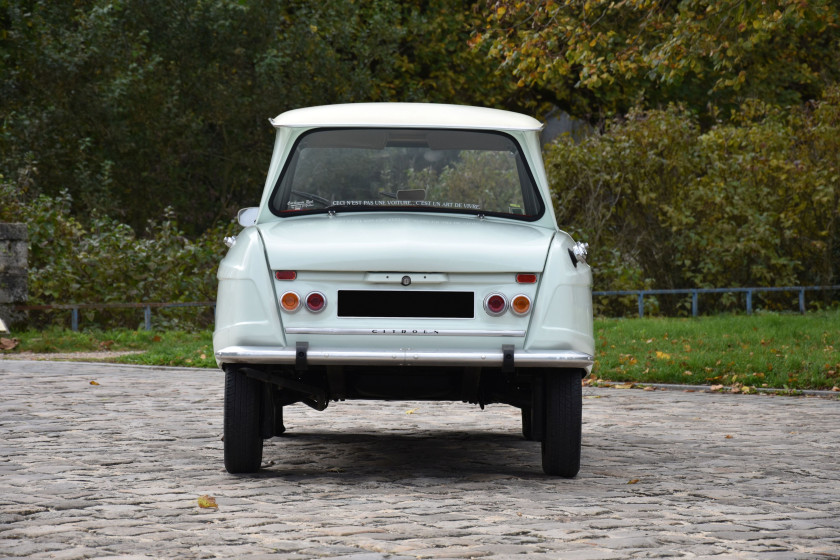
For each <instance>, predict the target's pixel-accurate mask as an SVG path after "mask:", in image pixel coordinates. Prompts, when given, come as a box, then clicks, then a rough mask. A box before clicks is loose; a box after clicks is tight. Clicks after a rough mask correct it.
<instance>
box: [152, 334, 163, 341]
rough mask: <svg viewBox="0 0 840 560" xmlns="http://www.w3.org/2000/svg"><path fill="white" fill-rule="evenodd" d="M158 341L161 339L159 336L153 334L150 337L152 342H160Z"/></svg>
mask: <svg viewBox="0 0 840 560" xmlns="http://www.w3.org/2000/svg"><path fill="white" fill-rule="evenodd" d="M160 341H161V338H160V336H158V335H155V336H153V337H152V342H160Z"/></svg>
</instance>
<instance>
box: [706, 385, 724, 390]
mask: <svg viewBox="0 0 840 560" xmlns="http://www.w3.org/2000/svg"><path fill="white" fill-rule="evenodd" d="M721 389H723V385H712V386H711V387H709V390H710V391H720V390H721Z"/></svg>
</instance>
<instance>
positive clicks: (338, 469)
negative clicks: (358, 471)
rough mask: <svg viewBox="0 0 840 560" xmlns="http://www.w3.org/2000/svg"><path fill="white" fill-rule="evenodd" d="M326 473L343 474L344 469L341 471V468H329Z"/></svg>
mask: <svg viewBox="0 0 840 560" xmlns="http://www.w3.org/2000/svg"><path fill="white" fill-rule="evenodd" d="M327 472H334V473H343V472H344V469H342V468H341V467H331V468H329V469H327Z"/></svg>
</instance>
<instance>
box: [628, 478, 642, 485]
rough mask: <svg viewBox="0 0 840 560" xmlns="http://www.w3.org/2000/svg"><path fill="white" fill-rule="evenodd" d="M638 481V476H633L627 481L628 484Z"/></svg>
mask: <svg viewBox="0 0 840 560" xmlns="http://www.w3.org/2000/svg"><path fill="white" fill-rule="evenodd" d="M637 482H639V479H638V478H631V479H630V480H628V481H627V484H636V483H637Z"/></svg>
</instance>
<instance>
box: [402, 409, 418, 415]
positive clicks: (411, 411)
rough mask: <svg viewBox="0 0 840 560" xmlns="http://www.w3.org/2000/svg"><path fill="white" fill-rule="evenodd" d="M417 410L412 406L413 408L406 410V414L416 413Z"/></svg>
mask: <svg viewBox="0 0 840 560" xmlns="http://www.w3.org/2000/svg"><path fill="white" fill-rule="evenodd" d="M415 412H417V409H416V408H412V409H409V410H406V411H405V413H406V414H414V413H415Z"/></svg>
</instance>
